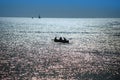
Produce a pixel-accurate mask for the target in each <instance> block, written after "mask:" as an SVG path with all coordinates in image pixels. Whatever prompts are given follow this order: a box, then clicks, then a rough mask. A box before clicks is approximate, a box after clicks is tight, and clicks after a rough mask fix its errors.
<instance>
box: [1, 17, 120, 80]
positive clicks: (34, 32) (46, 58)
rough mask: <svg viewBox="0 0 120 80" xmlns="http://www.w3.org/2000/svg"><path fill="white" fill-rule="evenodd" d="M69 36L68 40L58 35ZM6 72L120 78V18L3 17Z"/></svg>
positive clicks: (4, 75) (35, 78) (74, 79)
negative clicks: (60, 38) (55, 39)
mask: <svg viewBox="0 0 120 80" xmlns="http://www.w3.org/2000/svg"><path fill="white" fill-rule="evenodd" d="M55 37H57V38H59V37H65V38H66V39H68V40H69V44H67V43H56V42H54V40H53V39H54V38H55ZM0 75H1V79H3V80H4V79H12V80H19V79H22V80H25V79H29V80H41V79H47V80H49V79H50V80H54V79H55V80H66V79H67V80H120V77H119V76H120V18H41V19H38V18H33V19H32V18H17V17H14V18H11V17H1V18H0Z"/></svg>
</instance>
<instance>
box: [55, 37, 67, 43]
mask: <svg viewBox="0 0 120 80" xmlns="http://www.w3.org/2000/svg"><path fill="white" fill-rule="evenodd" d="M54 42H61V43H69V40H66V38H64V40H62V38H61V37H60V39H57V38H56V37H55V39H54Z"/></svg>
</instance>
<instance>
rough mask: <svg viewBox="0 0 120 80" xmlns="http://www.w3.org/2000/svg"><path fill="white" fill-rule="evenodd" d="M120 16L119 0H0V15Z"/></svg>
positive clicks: (56, 16) (57, 16)
mask: <svg viewBox="0 0 120 80" xmlns="http://www.w3.org/2000/svg"><path fill="white" fill-rule="evenodd" d="M39 14H40V15H41V17H51V18H54V17H55V18H81V17H82V18H96V17H97V18H98V17H99V18H104V17H105V18H106V17H107V18H120V0H0V17H37V16H38V15H39Z"/></svg>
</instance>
